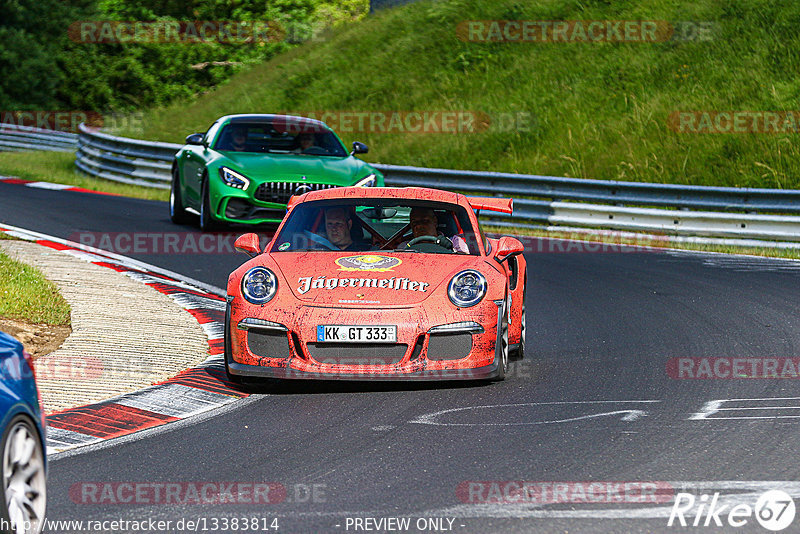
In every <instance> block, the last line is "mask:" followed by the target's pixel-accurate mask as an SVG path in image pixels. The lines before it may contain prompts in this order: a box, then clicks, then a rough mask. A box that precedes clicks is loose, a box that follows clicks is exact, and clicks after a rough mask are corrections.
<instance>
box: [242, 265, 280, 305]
mask: <svg viewBox="0 0 800 534" xmlns="http://www.w3.org/2000/svg"><path fill="white" fill-rule="evenodd" d="M277 291H278V278H277V277H276V276H275V273H273V272H272V271H270V270H269V269H267V268H266V267H253V268H252V269H250V270H249V271H247V273H245V275H244V277H243V278H242V295H243V296H244V298H245V300H247V302H250V303H252V304H265V303H267V302H269V301H270V300H272V297H274V296H275V293H276V292H277Z"/></svg>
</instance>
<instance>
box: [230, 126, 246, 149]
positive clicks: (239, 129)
mask: <svg viewBox="0 0 800 534" xmlns="http://www.w3.org/2000/svg"><path fill="white" fill-rule="evenodd" d="M231 146H232V147H233V150H235V151H237V152H243V151H244V150H245V148H247V129H245V128H244V127H243V126H233V127H231Z"/></svg>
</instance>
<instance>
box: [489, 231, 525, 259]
mask: <svg viewBox="0 0 800 534" xmlns="http://www.w3.org/2000/svg"><path fill="white" fill-rule="evenodd" d="M523 252H525V247H524V246H523V245H522V243H520V241H519V239H515V238H513V237H508V236H506V237H501V238H500V241H498V242H497V248H495V252H494V257H495V259H496V260H497V261H499V262H504V261H506V260H507V259H508V258H510V257H511V256H516V255H517V254H522V253H523Z"/></svg>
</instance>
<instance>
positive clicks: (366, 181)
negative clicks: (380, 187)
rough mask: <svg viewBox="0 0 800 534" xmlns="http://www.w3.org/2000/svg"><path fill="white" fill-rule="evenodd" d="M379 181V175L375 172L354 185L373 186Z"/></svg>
mask: <svg viewBox="0 0 800 534" xmlns="http://www.w3.org/2000/svg"><path fill="white" fill-rule="evenodd" d="M377 181H378V178H377V176H375V173H374V172H373V173H372V174H370V175H369V176H366V177H364V178H362V179H361V180H359V181H358V182H356V185H354V186H353V187H373V186H374V185H375V183H376V182H377Z"/></svg>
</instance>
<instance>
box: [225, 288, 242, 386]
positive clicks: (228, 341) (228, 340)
mask: <svg viewBox="0 0 800 534" xmlns="http://www.w3.org/2000/svg"><path fill="white" fill-rule="evenodd" d="M222 345H223V347H224V350H223V353H224V354H223V357H224V359H225V376H226V377H227V378H228V382H231V383H233V384H236V385H241V384H242V377H240V376H238V375H234V374H231V369H230V367H228V362H230V361H233V354H232V351H231V303H230V302H229V303H228V304H227V305H226V306H225V328H224V334H223V340H222Z"/></svg>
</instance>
